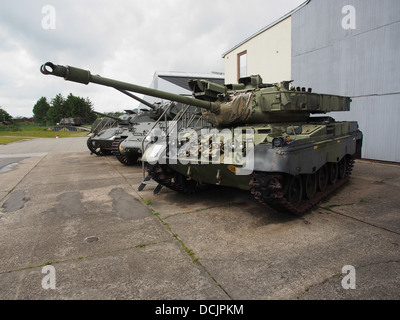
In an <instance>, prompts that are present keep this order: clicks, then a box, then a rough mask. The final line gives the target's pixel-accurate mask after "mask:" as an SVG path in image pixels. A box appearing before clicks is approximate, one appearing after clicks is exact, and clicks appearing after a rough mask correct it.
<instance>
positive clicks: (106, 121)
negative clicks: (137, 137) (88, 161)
mask: <svg viewBox="0 0 400 320" xmlns="http://www.w3.org/2000/svg"><path fill="white" fill-rule="evenodd" d="M125 111H126V114H123V115H121V116H119V117H114V116H110V115H107V114H103V113H100V112H96V113H97V114H100V115H102V116H103V117H101V118H97V119H96V121H95V122H94V123H93V125H92V130H91V133H90V136H89V138H88V140H87V147H88V149H89V150H90V152H91V153H92V154H93V153H94V154H96V155H98V156H104V155H110V154H111V153H112V144H113V142H114V140H115V139H116V138H118V137H119V136H121V135H124V132H125V131H128V130H129V126H130V119H131V118H132V117H134V116H136V113H134V112H133V111H130V110H125Z"/></svg>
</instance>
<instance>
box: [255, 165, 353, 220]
mask: <svg viewBox="0 0 400 320" xmlns="http://www.w3.org/2000/svg"><path fill="white" fill-rule="evenodd" d="M353 166H354V160H353V159H348V161H347V165H346V174H345V176H344V177H343V178H342V179H338V180H337V181H336V182H335V183H334V184H332V185H328V186H327V188H326V189H325V190H324V191H319V192H316V194H315V195H314V197H312V198H311V199H302V201H301V202H300V204H297V205H294V204H292V203H291V202H290V201H289V200H288V198H287V177H285V176H284V175H280V174H270V173H266V172H255V173H253V177H252V179H251V181H250V186H251V193H252V194H253V196H254V198H255V199H256V200H257V201H258V202H260V203H261V204H263V205H264V206H267V207H269V208H272V209H274V210H276V211H278V212H286V213H292V214H295V215H298V216H301V215H303V214H305V213H306V212H307V211H309V210H310V209H312V208H313V207H314V206H316V205H317V204H318V203H319V202H320V201H321V200H323V199H325V198H327V197H328V196H329V195H331V194H332V193H334V192H335V191H336V190H338V189H339V188H340V187H342V186H343V185H344V184H346V183H347V182H348V181H349V179H350V175H351V172H352V169H353Z"/></svg>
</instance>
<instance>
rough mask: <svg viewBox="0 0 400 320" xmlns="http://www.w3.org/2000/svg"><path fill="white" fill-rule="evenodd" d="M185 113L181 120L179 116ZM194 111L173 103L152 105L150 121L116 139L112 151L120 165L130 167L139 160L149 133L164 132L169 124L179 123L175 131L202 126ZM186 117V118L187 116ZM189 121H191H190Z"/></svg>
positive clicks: (132, 127) (139, 123) (138, 124)
mask: <svg viewBox="0 0 400 320" xmlns="http://www.w3.org/2000/svg"><path fill="white" fill-rule="evenodd" d="M183 112H184V113H185V117H184V118H183V119H182V118H180V117H179V115H180V114H182V113H183ZM195 113H196V110H194V109H193V108H190V106H186V105H183V104H181V103H175V102H164V103H160V102H159V103H154V108H153V109H152V110H150V111H149V113H148V116H149V117H150V118H151V119H152V121H141V122H138V123H135V125H133V126H131V127H130V128H129V134H128V135H127V136H126V137H123V138H120V139H116V140H115V141H114V143H113V146H112V150H113V153H114V154H115V155H116V156H117V158H118V159H119V160H120V162H121V163H123V164H125V165H131V164H134V163H136V162H137V161H138V160H141V156H142V154H143V149H144V144H143V142H144V139H146V137H147V136H148V135H149V134H150V132H157V130H156V129H159V130H158V132H165V131H166V130H167V127H169V126H171V125H170V122H173V121H175V122H179V124H178V127H177V130H178V129H179V128H181V127H182V125H184V126H185V128H186V127H196V126H197V127H199V125H198V124H199V123H201V124H202V126H201V127H203V126H204V122H198V121H193V120H197V118H196V114H195ZM187 115H188V116H187ZM190 120H191V121H190Z"/></svg>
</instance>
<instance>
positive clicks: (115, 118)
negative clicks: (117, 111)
mask: <svg viewBox="0 0 400 320" xmlns="http://www.w3.org/2000/svg"><path fill="white" fill-rule="evenodd" d="M93 112H94V113H96V114H99V115H101V116H103V117H107V118H110V119H113V120H115V121H118V122H121V119H120V118H117V117H114V116H110V115H108V114H105V113H101V112H98V111H93Z"/></svg>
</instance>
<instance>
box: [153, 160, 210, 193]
mask: <svg viewBox="0 0 400 320" xmlns="http://www.w3.org/2000/svg"><path fill="white" fill-rule="evenodd" d="M147 172H148V174H149V176H150V177H151V178H152V179H153V180H155V181H156V182H158V183H159V184H160V185H162V186H165V187H167V188H170V189H172V190H174V191H177V192H180V193H184V194H194V193H197V192H200V191H202V190H204V189H205V188H206V185H204V184H201V183H199V182H197V181H195V180H192V179H190V178H189V179H188V178H187V177H186V176H184V175H183V174H180V173H179V172H176V171H173V170H171V169H170V168H169V167H168V166H167V165H161V164H155V165H150V164H147Z"/></svg>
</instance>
